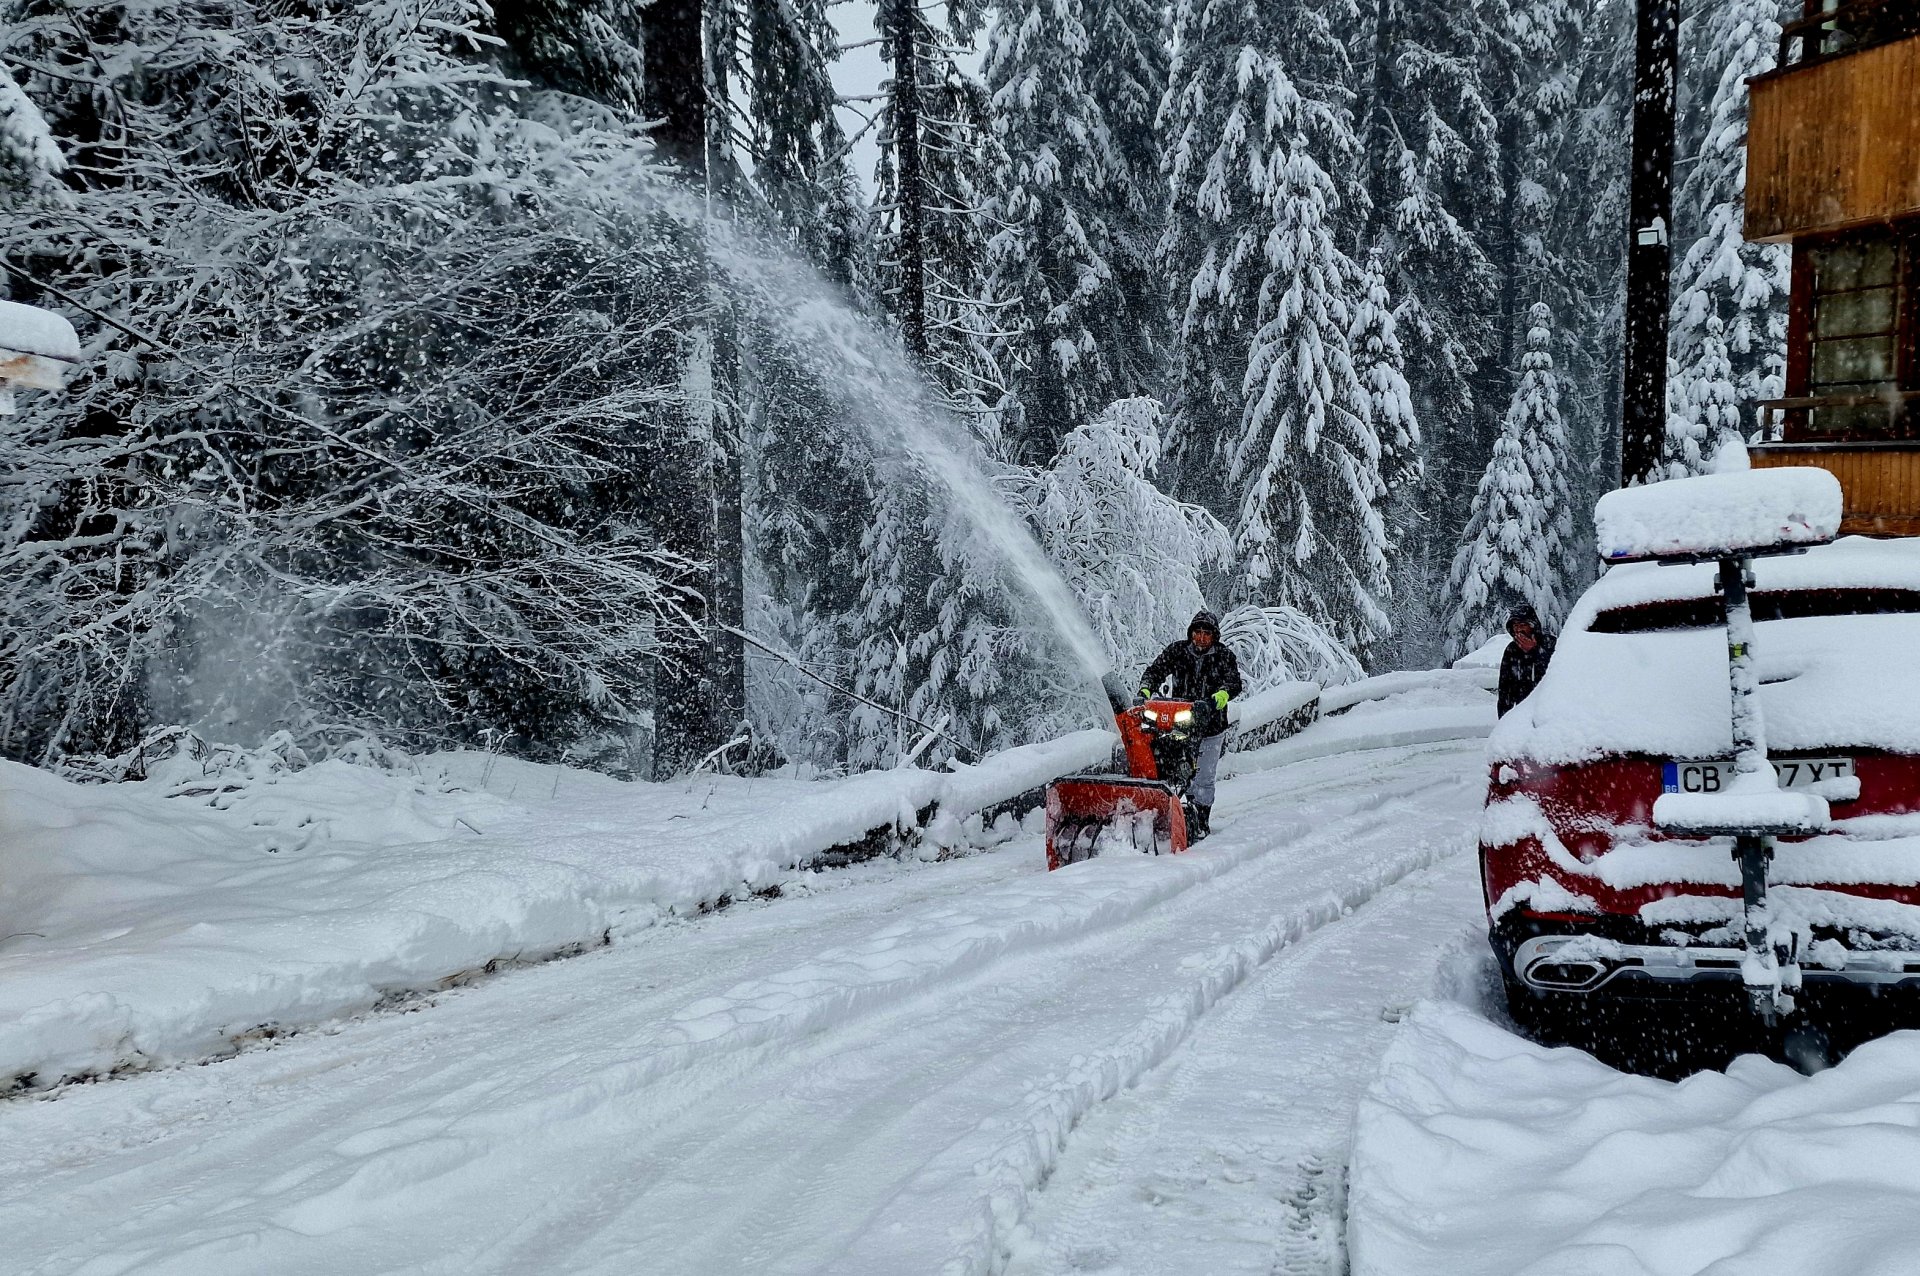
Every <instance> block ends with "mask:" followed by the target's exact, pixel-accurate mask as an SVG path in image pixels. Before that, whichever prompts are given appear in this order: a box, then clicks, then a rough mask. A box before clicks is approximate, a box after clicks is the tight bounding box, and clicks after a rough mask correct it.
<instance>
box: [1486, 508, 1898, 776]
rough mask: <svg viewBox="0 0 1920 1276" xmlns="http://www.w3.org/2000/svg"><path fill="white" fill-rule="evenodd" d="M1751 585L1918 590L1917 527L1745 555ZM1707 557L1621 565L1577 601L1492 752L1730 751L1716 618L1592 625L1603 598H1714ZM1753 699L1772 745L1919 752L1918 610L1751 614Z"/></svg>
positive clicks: (1570, 755) (1761, 588) (1540, 758)
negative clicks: (1758, 617) (1681, 624)
mask: <svg viewBox="0 0 1920 1276" xmlns="http://www.w3.org/2000/svg"><path fill="white" fill-rule="evenodd" d="M1754 569H1755V577H1756V589H1757V591H1758V592H1762V593H1765V592H1769V591H1775V592H1777V591H1790V590H1809V589H1901V590H1917V591H1920V540H1892V541H1874V540H1867V539H1865V538H1862V537H1848V538H1845V539H1843V540H1840V541H1837V542H1835V543H1834V544H1832V545H1830V546H1825V547H1821V548H1816V549H1812V550H1809V551H1808V552H1807V553H1806V554H1803V555H1798V556H1794V557H1785V558H1767V559H1761V560H1759V561H1758V562H1756V563H1755V564H1754ZM1713 575H1714V568H1713V567H1712V566H1711V565H1696V566H1685V567H1661V566H1654V565H1651V564H1635V565H1631V566H1621V567H1616V568H1614V569H1612V570H1611V571H1609V572H1607V573H1606V575H1605V576H1603V577H1601V579H1600V580H1599V581H1598V582H1596V583H1595V585H1594V586H1593V588H1592V589H1590V590H1588V591H1587V593H1586V595H1585V596H1584V597H1583V598H1582V599H1581V600H1580V602H1579V603H1578V604H1577V605H1576V606H1575V608H1574V611H1573V614H1572V616H1571V617H1570V618H1569V620H1568V624H1567V629H1566V632H1565V633H1564V634H1563V635H1562V637H1561V639H1560V644H1559V649H1558V651H1557V652H1556V653H1555V656H1554V660H1553V664H1552V666H1551V668H1550V669H1549V670H1548V673H1547V676H1546V677H1545V678H1544V679H1543V680H1542V681H1541V683H1540V685H1539V687H1538V688H1537V689H1536V690H1535V691H1534V693H1533V695H1532V696H1530V697H1529V698H1528V699H1527V700H1526V701H1525V702H1523V703H1522V704H1521V705H1520V706H1519V707H1517V708H1516V709H1514V710H1513V712H1511V713H1509V714H1508V715H1507V716H1506V717H1505V718H1503V719H1502V720H1501V721H1500V724H1499V725H1498V726H1497V727H1495V729H1494V732H1493V735H1492V736H1491V738H1490V739H1489V741H1488V752H1489V756H1490V758H1491V759H1492V760H1494V761H1513V760H1523V759H1524V760H1532V761H1537V762H1546V763H1554V764H1565V763H1574V762H1582V761H1588V760H1591V759H1593V758H1597V757H1603V756H1607V755H1609V754H1643V755H1650V756H1653V757H1660V758H1679V759H1700V758H1715V757H1726V756H1729V755H1730V754H1731V753H1732V740H1731V731H1730V727H1729V721H1728V719H1729V714H1728V709H1729V702H1728V692H1727V673H1726V660H1727V654H1726V638H1725V631H1724V630H1722V629H1721V628H1719V627H1718V626H1708V627H1704V628H1703V627H1693V628H1676V629H1658V630H1652V631H1643V632H1628V633H1609V632H1596V631H1595V630H1594V629H1593V627H1592V626H1593V623H1594V621H1595V619H1596V618H1597V617H1599V616H1600V615H1602V614H1603V613H1606V612H1612V611H1619V610H1623V609H1629V608H1634V607H1639V606H1645V605H1647V604H1651V603H1661V602H1673V601H1680V600H1685V599H1699V598H1712V597H1713V596H1714V594H1713ZM1755 646H1756V647H1757V649H1758V654H1759V658H1760V680H1761V683H1762V686H1761V688H1760V701H1761V706H1762V710H1763V712H1764V714H1765V716H1766V726H1767V737H1768V744H1769V746H1770V747H1771V748H1772V749H1773V750H1775V751H1800V750H1816V749H1825V748H1836V749H1840V748H1882V749H1890V750H1894V751H1896V752H1916V753H1920V661H1916V660H1915V659H1914V657H1913V655H1912V653H1913V652H1916V651H1920V614H1916V613H1912V612H1902V613H1892V614H1876V615H1837V616H1836V615H1813V616H1794V617H1790V618H1784V619H1778V620H1763V621H1761V622H1760V624H1759V626H1758V629H1757V633H1756V636H1755Z"/></svg>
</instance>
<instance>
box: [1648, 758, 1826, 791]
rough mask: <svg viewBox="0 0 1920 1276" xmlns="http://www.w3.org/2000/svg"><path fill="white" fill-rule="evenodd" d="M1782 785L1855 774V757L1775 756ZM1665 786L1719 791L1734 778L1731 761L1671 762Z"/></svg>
mask: <svg viewBox="0 0 1920 1276" xmlns="http://www.w3.org/2000/svg"><path fill="white" fill-rule="evenodd" d="M1773 769H1774V770H1775V771H1777V772H1779V774H1780V787H1781V788H1783V789H1804V788H1809V787H1811V786H1813V785H1815V784H1818V783H1820V782H1821V781H1822V780H1844V779H1846V778H1848V777H1849V776H1851V775H1852V774H1853V759H1852V758H1775V759H1774V760H1773ZM1664 779H1665V786H1666V790H1667V792H1669V793H1718V792H1720V791H1721V790H1723V789H1725V788H1726V786H1727V784H1728V783H1729V782H1730V781H1732V779H1733V763H1732V762H1669V763H1667V765H1666V775H1665V777H1664Z"/></svg>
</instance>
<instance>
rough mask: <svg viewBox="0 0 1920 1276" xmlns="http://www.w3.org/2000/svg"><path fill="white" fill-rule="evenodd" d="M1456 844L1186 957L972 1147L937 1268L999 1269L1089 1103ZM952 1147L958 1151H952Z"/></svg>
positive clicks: (1124, 1085)
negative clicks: (953, 1229)
mask: <svg viewBox="0 0 1920 1276" xmlns="http://www.w3.org/2000/svg"><path fill="white" fill-rule="evenodd" d="M1393 823H1394V821H1393V819H1392V817H1391V814H1383V815H1381V816H1379V817H1377V818H1375V819H1372V820H1368V821H1365V822H1362V823H1359V824H1358V825H1357V826H1356V827H1354V828H1351V829H1344V830H1340V832H1343V833H1346V834H1348V835H1350V836H1355V837H1364V836H1366V835H1368V834H1371V833H1377V832H1379V831H1380V830H1381V829H1382V828H1386V827H1390V826H1392V824H1393ZM1462 831H1464V830H1462ZM1341 840H1342V841H1344V838H1342V839H1341ZM1464 849H1465V847H1464V846H1463V845H1462V844H1461V843H1460V841H1459V840H1458V838H1455V839H1454V840H1453V841H1452V842H1451V843H1449V842H1447V841H1440V842H1437V843H1433V844H1429V845H1427V846H1425V847H1423V848H1422V849H1420V850H1417V851H1411V852H1407V853H1405V854H1403V855H1400V856H1397V857H1395V858H1394V859H1392V860H1391V861H1389V863H1388V864H1387V865H1386V866H1385V867H1384V868H1382V869H1379V870H1377V871H1375V872H1372V873H1368V874H1365V875H1363V876H1360V877H1357V878H1354V879H1351V880H1349V881H1348V882H1346V883H1345V884H1344V885H1341V886H1337V887H1330V888H1329V889H1327V890H1326V891H1325V893H1324V894H1322V895H1321V896H1320V897H1319V898H1318V899H1317V900H1315V901H1314V902H1313V903H1311V904H1308V905H1306V906H1304V907H1300V908H1297V909H1295V910H1293V911H1291V912H1289V913H1287V914H1285V915H1283V916H1282V917H1281V918H1279V919H1278V920H1276V921H1274V922H1272V923H1271V924H1269V925H1268V926H1266V927H1265V928H1263V929H1262V930H1260V931H1259V932H1257V933H1256V934H1254V935H1252V936H1249V937H1247V938H1243V939H1241V940H1238V941H1236V942H1234V943H1230V944H1226V945H1223V946H1221V947H1220V948H1218V949H1216V950H1215V951H1214V952H1213V953H1211V954H1208V955H1207V956H1205V957H1204V958H1202V959H1201V960H1200V961H1199V962H1197V963H1194V965H1195V966H1196V967H1197V974H1198V977H1197V978H1194V979H1193V981H1192V982H1191V983H1190V984H1188V986H1187V987H1185V988H1183V989H1180V990H1179V991H1177V992H1174V993H1172V994H1169V995H1168V996H1167V997H1165V998H1163V999H1162V1000H1161V1001H1160V1002H1159V1003H1158V1004H1157V1005H1155V1006H1154V1007H1153V1008H1152V1009H1151V1010H1150V1011H1149V1012H1148V1013H1147V1014H1146V1015H1145V1016H1144V1017H1143V1018H1142V1020H1141V1022H1140V1024H1139V1026H1138V1027H1137V1028H1136V1029H1135V1030H1134V1031H1133V1032H1131V1033H1129V1034H1127V1035H1126V1036H1125V1037H1123V1038H1122V1039H1121V1040H1120V1041H1118V1042H1115V1043H1114V1044H1112V1045H1111V1046H1108V1047H1106V1048H1105V1049H1102V1050H1099V1051H1096V1052H1093V1053H1091V1054H1090V1055H1088V1056H1086V1057H1083V1058H1082V1059H1078V1060H1075V1061H1074V1063H1073V1064H1072V1065H1070V1066H1069V1067H1068V1068H1067V1069H1065V1070H1063V1071H1062V1072H1060V1073H1058V1074H1056V1075H1055V1076H1054V1077H1052V1078H1049V1079H1048V1081H1047V1082H1046V1083H1044V1084H1043V1085H1042V1086H1041V1087H1040V1088H1039V1091H1038V1093H1036V1094H1034V1095H1031V1096H1029V1097H1028V1099H1027V1100H1026V1102H1025V1103H1024V1104H1023V1105H1022V1110H1021V1113H1020V1115H1019V1116H1018V1117H1017V1118H1016V1119H1015V1120H1014V1122H1013V1128H1012V1129H1010V1130H1005V1129H1003V1130H998V1131H995V1132H994V1137H993V1139H992V1142H993V1146H992V1147H991V1148H990V1149H989V1150H987V1151H985V1152H984V1154H977V1155H976V1159H975V1164H976V1167H977V1168H976V1173H978V1174H979V1175H980V1176H981V1177H982V1178H985V1179H988V1180H990V1181H991V1183H992V1186H991V1188H990V1189H989V1191H988V1193H987V1195H986V1197H985V1201H984V1207H983V1208H982V1209H981V1210H980V1211H979V1213H978V1214H977V1215H976V1216H975V1218H974V1219H973V1221H972V1224H971V1227H970V1232H971V1234H970V1235H969V1236H968V1237H967V1240H966V1242H965V1243H964V1245H963V1246H962V1248H961V1251H960V1252H959V1253H956V1254H954V1255H953V1256H952V1257H950V1258H949V1259H948V1260H947V1261H946V1262H945V1263H944V1264H943V1265H942V1266H941V1267H940V1268H939V1271H940V1273H941V1276H976V1274H977V1273H985V1272H990V1271H996V1270H1003V1269H1004V1266H1005V1263H1006V1261H1007V1259H1008V1258H1009V1257H1010V1254H1009V1241H1010V1238H1011V1236H1012V1235H1013V1232H1014V1229H1015V1228H1016V1227H1017V1226H1018V1225H1019V1223H1020V1222H1021V1220H1022V1219H1023V1218H1024V1217H1025V1215H1026V1212H1027V1208H1028V1205H1029V1202H1030V1200H1031V1198H1032V1196H1033V1194H1034V1193H1035V1191H1036V1190H1037V1189H1039V1188H1040V1187H1041V1186H1042V1185H1043V1184H1044V1183H1045V1181H1046V1180H1047V1178H1048V1177H1049V1176H1050V1175H1051V1173H1052V1172H1053V1170H1054V1168H1055V1166H1056V1165H1057V1164H1058V1162H1059V1159H1060V1155H1061V1153H1062V1151H1063V1150H1064V1149H1065V1147H1066V1143H1067V1140H1068V1139H1069V1137H1071V1135H1072V1134H1073V1132H1074V1130H1075V1128H1076V1127H1077V1126H1078V1125H1079V1124H1080V1123H1081V1121H1082V1120H1083V1119H1084V1118H1085V1116H1086V1115H1087V1114H1088V1113H1089V1112H1090V1111H1091V1110H1093V1109H1094V1108H1095V1107H1096V1106H1097V1105H1099V1104H1101V1103H1104V1102H1106V1101H1107V1100H1109V1099H1111V1098H1113V1097H1114V1096H1115V1095H1117V1094H1118V1093H1120V1092H1121V1091H1122V1090H1123V1089H1128V1088H1131V1087H1133V1086H1134V1085H1135V1084H1136V1083H1137V1082H1138V1081H1139V1080H1140V1079H1141V1078H1142V1077H1143V1076H1144V1075H1145V1074H1146V1073H1148V1072H1149V1071H1151V1070H1152V1069H1154V1068H1156V1067H1158V1066H1159V1065H1160V1064H1162V1063H1163V1062H1165V1061H1166V1060H1167V1059H1168V1058H1169V1057H1171V1056H1172V1055H1173V1053H1174V1052H1175V1051H1176V1050H1177V1049H1178V1048H1179V1047H1180V1046H1181V1045H1183V1044H1184V1043H1185V1042H1186V1041H1187V1040H1188V1038H1189V1037H1190V1036H1191V1035H1192V1034H1193V1032H1194V1030H1195V1029H1196V1028H1197V1027H1198V1026H1199V1025H1200V1024H1201V1022H1202V1020H1203V1019H1204V1017H1205V1016H1206V1015H1207V1013H1208V1012H1209V1011H1210V1010H1212V1009H1213V1008H1214V1007H1215V1006H1216V1005H1218V1004H1219V1003H1220V1001H1222V1000H1223V999H1224V998H1225V997H1227V995H1228V994H1230V993H1232V992H1233V991H1234V990H1236V989H1238V988H1239V987H1240V986H1241V985H1242V984H1244V983H1245V982H1246V981H1247V980H1248V979H1249V978H1250V977H1251V976H1253V975H1254V974H1255V973H1256V972H1258V971H1259V970H1260V969H1261V968H1262V967H1264V966H1265V965H1267V963H1268V962H1270V961H1272V960H1273V959H1274V957H1275V956H1277V955H1278V954H1280V953H1281V952H1282V951H1284V950H1286V949H1288V948H1290V947H1292V946H1293V945H1295V944H1297V943H1298V942H1300V941H1301V940H1303V939H1305V938H1306V937H1308V936H1310V935H1312V934H1314V933H1315V932H1317V931H1319V930H1321V929H1322V928H1324V927H1326V926H1328V925H1330V924H1332V923H1334V922H1336V921H1339V920H1340V919H1342V918H1344V917H1347V916H1349V915H1351V914H1352V913H1353V912H1354V910H1355V909H1356V908H1358V907H1360V906H1361V905H1363V904H1365V903H1367V902H1368V901H1369V900H1372V899H1373V898H1374V897H1375V896H1377V895H1379V894H1380V893H1381V892H1382V891H1385V890H1387V889H1388V888H1390V887H1392V886H1393V885H1395V884H1396V883H1398V882H1400V881H1402V880H1403V879H1405V878H1406V877H1408V876H1409V875H1411V874H1413V873H1416V872H1418V871H1419V870H1421V869H1423V868H1427V867H1429V866H1431V865H1433V864H1435V863H1437V862H1439V861H1440V860H1442V859H1444V858H1447V857H1448V856H1450V855H1457V854H1460V853H1461V852H1462V851H1463V850H1464ZM968 1151H969V1152H971V1151H972V1149H969V1150H968ZM956 1155H967V1153H966V1152H959V1151H956Z"/></svg>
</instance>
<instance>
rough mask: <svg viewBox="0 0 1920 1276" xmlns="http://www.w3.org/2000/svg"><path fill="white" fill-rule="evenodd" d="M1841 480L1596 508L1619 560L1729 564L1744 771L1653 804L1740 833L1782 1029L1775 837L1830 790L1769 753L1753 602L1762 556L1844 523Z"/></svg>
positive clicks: (1764, 483)
mask: <svg viewBox="0 0 1920 1276" xmlns="http://www.w3.org/2000/svg"><path fill="white" fill-rule="evenodd" d="M1840 509H1841V498H1840V483H1839V480H1838V479H1836V478H1834V476H1833V475H1832V474H1829V473H1828V472H1827V471H1825V470H1817V469H1812V468H1799V467H1794V468H1785V467H1783V468H1779V469H1772V470H1750V471H1741V472H1735V473H1731V474H1710V475H1704V476H1702V477H1699V478H1688V479H1674V480H1670V481H1668V482H1665V483H1655V484H1652V485H1650V486H1647V487H1639V488H1628V489H1625V490H1622V491H1618V492H1609V493H1608V494H1607V495H1606V496H1603V497H1601V498H1600V503H1599V505H1598V506H1596V507H1595V509H1594V525H1595V530H1596V531H1597V532H1598V534H1599V535H1598V539H1599V548H1600V556H1601V558H1602V559H1603V560H1605V561H1606V562H1607V563H1608V564H1614V563H1627V562H1652V563H1667V564H1685V563H1702V562H1714V563H1718V564H1719V586H1720V592H1721V599H1722V604H1723V614H1724V616H1725V622H1726V631H1727V688H1728V692H1729V698H1730V705H1731V708H1730V717H1731V723H1730V726H1731V730H1730V737H1731V741H1732V745H1733V753H1734V760H1733V779H1732V781H1731V782H1730V783H1729V784H1728V785H1727V786H1726V787H1725V788H1724V789H1722V790H1721V791H1719V792H1717V793H1682V792H1678V791H1669V792H1666V793H1663V794H1661V795H1660V797H1659V798H1658V799H1656V800H1655V802H1654V804H1653V823H1654V826H1655V827H1656V828H1658V829H1660V830H1661V831H1663V832H1667V833H1673V834H1677V835H1679V836H1682V837H1731V838H1732V839H1733V856H1734V859H1736V860H1737V861H1738V862H1739V864H1740V887H1741V905H1742V910H1743V918H1744V922H1745V932H1746V949H1747V952H1746V959H1745V960H1744V961H1743V962H1742V963H1741V968H1740V975H1741V979H1742V982H1744V983H1745V984H1746V989H1747V1004H1748V1006H1749V1007H1750V1008H1751V1009H1752V1010H1753V1012H1754V1014H1755V1015H1756V1016H1757V1017H1758V1018H1759V1020H1760V1021H1761V1023H1763V1024H1764V1025H1766V1026H1767V1027H1769V1028H1771V1027H1772V1026H1773V1025H1774V1023H1775V1022H1776V1021H1777V1020H1778V1019H1779V1017H1780V1016H1781V1015H1784V1014H1791V1013H1793V1009H1794V999H1793V994H1792V990H1793V989H1795V988H1798V987H1799V986H1800V968H1799V965H1798V964H1797V962H1796V961H1795V959H1794V958H1795V953H1794V951H1793V943H1794V941H1793V937H1792V936H1791V935H1790V934H1786V933H1783V929H1784V928H1776V927H1775V926H1774V924H1773V917H1772V913H1771V910H1770V909H1769V907H1768V902H1767V865H1768V863H1769V862H1770V861H1771V860H1772V858H1773V841H1774V839H1775V838H1776V837H1780V836H1784V835H1788V834H1806V833H1814V832H1818V831H1819V830H1821V829H1823V828H1825V827H1826V826H1827V823H1828V819H1829V813H1828V810H1827V803H1826V799H1825V798H1822V797H1817V796H1814V795H1813V794H1809V793H1800V792H1790V791H1783V790H1782V789H1781V788H1780V777H1779V775H1778V774H1777V773H1775V771H1774V769H1773V763H1772V762H1770V761H1769V760H1768V758H1767V728H1766V719H1765V716H1764V714H1763V713H1762V712H1761V705H1760V673H1759V662H1758V658H1757V655H1756V653H1755V650H1754V628H1753V608H1752V605H1751V603H1750V601H1749V600H1748V597H1747V589H1748V586H1749V585H1750V584H1751V582H1752V579H1753V560H1754V559H1755V558H1756V557H1758V556H1760V555H1762V554H1797V553H1800V552H1802V551H1803V550H1805V549H1806V548H1808V547H1809V546H1812V545H1822V544H1825V543H1826V542H1828V541H1830V540H1832V539H1833V538H1834V537H1835V536H1836V535H1837V534H1838V533H1839V530H1840Z"/></svg>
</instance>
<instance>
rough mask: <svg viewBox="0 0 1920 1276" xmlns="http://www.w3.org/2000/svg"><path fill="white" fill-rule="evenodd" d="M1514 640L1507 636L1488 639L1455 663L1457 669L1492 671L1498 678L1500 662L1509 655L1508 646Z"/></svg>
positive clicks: (1502, 635) (1500, 635)
mask: <svg viewBox="0 0 1920 1276" xmlns="http://www.w3.org/2000/svg"><path fill="white" fill-rule="evenodd" d="M1512 641H1513V640H1512V639H1511V638H1509V637H1507V636H1506V635H1505V634H1498V635H1496V636H1494V637H1492V638H1489V639H1487V640H1486V641H1485V642H1483V643H1481V644H1480V645H1479V646H1478V647H1475V648H1474V649H1473V650H1472V651H1469V652H1468V653H1467V654H1466V655H1464V656H1462V657H1460V659H1458V660H1456V661H1454V662H1453V668H1455V669H1491V670H1493V672H1494V676H1495V677H1496V678H1498V677H1499V674H1500V661H1501V659H1502V658H1503V657H1505V656H1506V654H1507V644H1508V643H1510V642H1512Z"/></svg>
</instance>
